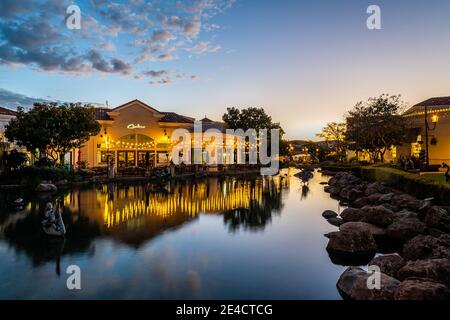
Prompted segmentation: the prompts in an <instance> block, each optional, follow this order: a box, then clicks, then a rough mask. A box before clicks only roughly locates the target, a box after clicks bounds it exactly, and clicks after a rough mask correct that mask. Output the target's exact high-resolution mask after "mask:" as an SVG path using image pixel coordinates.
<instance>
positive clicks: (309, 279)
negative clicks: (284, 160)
mask: <svg viewBox="0 0 450 320" xmlns="http://www.w3.org/2000/svg"><path fill="white" fill-rule="evenodd" d="M293 173H295V172H294V171H292V170H290V171H283V172H282V173H281V174H280V176H276V177H271V178H265V179H262V178H251V179H250V178H249V179H241V178H207V179H201V180H195V181H171V182H168V183H167V184H164V185H160V186H155V185H152V184H147V183H135V184H110V185H103V186H99V187H96V188H90V189H74V190H68V191H65V192H63V191H61V192H59V193H58V194H57V195H52V196H40V197H37V196H36V195H34V196H33V195H27V194H20V193H15V194H13V193H2V194H1V195H0V299H341V297H340V295H339V293H338V292H337V289H336V281H337V279H338V278H339V276H340V274H341V273H342V272H343V271H344V268H345V267H343V266H339V265H335V264H333V263H332V262H331V260H330V258H329V256H328V253H327V251H326V250H325V247H326V245H327V238H325V237H324V234H325V233H328V232H330V231H335V230H336V227H333V226H331V225H329V224H328V222H327V221H326V220H325V219H323V218H322V216H321V214H322V212H323V211H324V210H326V209H331V210H335V211H337V212H339V211H340V210H342V208H340V207H339V203H338V202H337V201H336V200H334V199H331V198H330V196H329V194H327V193H325V192H324V191H323V185H321V184H320V183H321V182H323V181H326V180H327V179H328V177H325V176H322V175H321V173H317V172H316V173H315V175H314V178H313V179H312V180H311V181H310V182H309V185H308V186H303V184H302V182H301V181H300V180H299V179H298V178H296V177H294V176H293ZM19 196H21V197H23V198H24V200H25V203H24V207H23V208H22V210H20V209H19V210H17V209H16V210H13V209H12V208H11V202H12V201H13V200H14V199H15V198H17V197H19ZM56 199H61V200H60V201H59V202H60V203H63V205H62V206H63V214H62V216H63V219H64V222H65V224H66V226H67V234H66V237H65V239H55V238H49V237H48V236H46V235H44V234H43V232H42V228H41V221H42V219H43V216H44V209H45V205H46V203H47V202H48V201H55V200H56ZM70 265H77V266H79V267H80V270H81V289H80V290H68V289H67V286H66V281H67V278H68V277H69V274H67V273H66V270H67V267H68V266H70Z"/></svg>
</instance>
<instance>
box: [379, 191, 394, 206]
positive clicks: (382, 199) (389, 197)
mask: <svg viewBox="0 0 450 320" xmlns="http://www.w3.org/2000/svg"><path fill="white" fill-rule="evenodd" d="M394 195H395V194H394V193H393V192H390V193H386V194H383V195H381V197H380V198H379V199H378V202H379V203H380V204H381V203H388V202H391V201H392V198H394Z"/></svg>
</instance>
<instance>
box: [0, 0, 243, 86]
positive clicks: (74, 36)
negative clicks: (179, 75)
mask: <svg viewBox="0 0 450 320" xmlns="http://www.w3.org/2000/svg"><path fill="white" fill-rule="evenodd" d="M0 1H1V3H2V5H1V7H2V8H1V9H0V65H3V66H11V67H15V66H17V65H21V66H24V67H27V68H30V69H34V70H38V71H44V72H63V73H76V74H87V73H96V72H101V73H107V74H122V75H132V74H137V73H139V72H140V70H139V69H140V68H141V66H140V65H139V64H140V63H142V62H143V61H153V62H165V61H171V60H174V59H180V58H183V57H184V56H183V55H182V54H181V53H182V52H183V51H187V52H190V53H192V54H199V55H203V54H208V53H214V52H217V51H218V50H219V49H220V45H219V44H216V45H213V44H211V43H210V42H209V41H207V40H206V39H202V31H203V30H207V31H208V36H209V37H214V35H211V31H214V30H217V29H218V28H219V26H218V25H216V24H213V23H210V22H208V20H209V19H211V18H212V17H214V16H215V15H217V14H220V13H222V12H224V11H225V10H227V9H229V8H230V7H231V6H232V5H233V3H234V0H231V1H229V0H189V1H186V2H185V1H177V0H170V1H155V2H153V1H152V2H148V1H143V0H131V1H128V2H122V1H119V0H89V1H86V2H84V3H83V5H81V4H80V6H81V9H82V21H81V29H80V30H68V29H67V28H66V27H65V18H66V8H67V6H68V5H70V4H72V1H70V0H21V1H17V0H0ZM166 80H167V79H166ZM168 82H170V79H169V81H168Z"/></svg>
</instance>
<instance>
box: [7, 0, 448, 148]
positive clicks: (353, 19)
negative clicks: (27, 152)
mask: <svg viewBox="0 0 450 320" xmlns="http://www.w3.org/2000/svg"><path fill="white" fill-rule="evenodd" d="M72 3H73V4H77V5H78V6H79V7H80V8H81V29H80V30H69V29H67V28H66V25H65V11H66V8H67V7H68V6H69V5H70V4H72ZM371 4H376V5H379V6H380V7H381V14H382V20H381V21H382V29H381V30H368V29H367V27H366V19H367V17H368V14H367V13H366V9H367V7H368V6H369V5H371ZM449 75H450V1H442V0H428V1H414V0H396V1H391V0H390V1H380V0H373V1H365V0H341V1H337V0H309V1H301V0H295V1H294V0H292V1H287V0H281V1H280V0H279V1H275V0H272V1H268V0H235V1H224V0H191V1H177V0H169V1H167V0H160V1H143V0H134V1H128V3H127V2H126V1H119V0H114V1H109V0H85V1H81V0H78V1H66V0H49V1H44V0H42V1H37V0H36V1H33V0H21V1H17V0H1V1H0V106H4V107H10V108H15V107H17V105H18V104H21V105H25V106H28V105H30V104H31V103H32V102H33V101H37V100H39V99H42V100H58V101H70V102H76V101H82V102H96V103H105V101H108V102H109V105H110V106H111V107H114V106H117V105H119V104H122V103H124V102H127V101H129V100H132V99H136V98H137V99H140V100H142V101H144V102H146V103H148V104H150V105H152V106H153V107H154V108H156V109H158V110H161V111H174V112H178V113H180V114H184V115H189V116H194V117H197V118H202V117H204V116H205V115H207V116H208V117H209V118H213V119H216V120H219V119H220V118H221V115H222V114H223V113H224V111H225V109H226V107H231V106H235V107H241V108H244V107H251V106H260V107H264V108H265V110H266V111H267V112H268V113H269V114H270V115H272V117H273V119H274V120H275V121H278V122H281V124H282V127H283V128H284V129H285V131H286V133H287V137H288V138H297V139H305V138H310V139H314V138H315V134H316V133H317V132H319V131H320V128H321V127H322V126H323V125H324V124H325V123H326V122H329V121H340V120H342V118H343V114H344V112H345V111H346V110H348V109H349V108H351V107H352V106H353V105H354V104H355V103H356V102H358V101H359V100H363V99H364V100H365V99H367V98H368V97H371V96H376V95H379V94H381V93H392V94H402V96H403V99H404V100H405V101H406V102H407V103H408V104H410V105H413V104H415V103H417V102H420V101H422V100H425V99H426V98H429V97H432V96H448V95H450V85H449V83H450V81H449V79H448V78H449Z"/></svg>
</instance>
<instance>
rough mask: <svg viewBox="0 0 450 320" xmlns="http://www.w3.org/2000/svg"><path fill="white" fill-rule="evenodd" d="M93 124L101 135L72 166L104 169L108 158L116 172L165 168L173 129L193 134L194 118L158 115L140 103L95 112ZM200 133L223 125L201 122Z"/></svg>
mask: <svg viewBox="0 0 450 320" xmlns="http://www.w3.org/2000/svg"><path fill="white" fill-rule="evenodd" d="M95 117H96V120H97V121H98V122H99V123H100V124H101V125H102V129H101V131H100V133H99V134H98V135H97V136H95V137H92V138H91V139H90V140H89V141H88V142H87V143H86V145H85V146H84V147H82V148H81V149H80V150H76V151H74V152H73V153H72V155H71V156H72V163H77V162H78V161H84V162H87V164H88V166H90V167H96V166H104V165H106V164H107V161H108V158H109V160H112V161H113V163H115V165H116V167H118V168H125V167H136V166H139V167H144V166H145V165H146V164H150V165H164V164H167V163H168V162H169V160H170V158H169V153H170V151H171V150H172V147H173V142H172V141H171V136H172V132H173V131H174V130H175V129H186V130H188V131H192V130H193V127H194V118H191V117H186V116H182V115H179V114H176V113H174V112H160V111H158V110H156V109H154V108H153V107H151V106H149V105H147V104H145V103H143V102H142V101H139V100H133V101H130V102H128V103H125V104H123V105H121V106H118V107H116V108H114V109H107V108H97V109H96V113H95ZM202 126H203V128H202V129H203V131H204V130H207V129H211V128H214V129H218V130H219V131H221V132H224V130H225V126H224V124H223V123H220V122H215V121H211V120H209V119H206V118H205V119H203V120H202Z"/></svg>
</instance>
